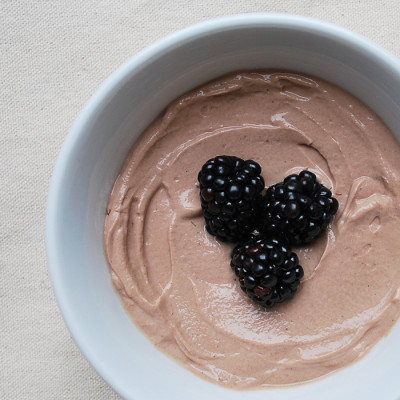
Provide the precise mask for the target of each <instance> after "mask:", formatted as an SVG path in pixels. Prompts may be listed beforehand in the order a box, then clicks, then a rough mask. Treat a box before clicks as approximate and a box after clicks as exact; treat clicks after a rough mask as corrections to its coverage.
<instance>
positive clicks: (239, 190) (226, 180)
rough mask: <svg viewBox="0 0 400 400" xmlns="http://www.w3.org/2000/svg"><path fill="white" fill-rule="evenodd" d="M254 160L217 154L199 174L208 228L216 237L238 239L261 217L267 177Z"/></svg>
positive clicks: (228, 239)
mask: <svg viewBox="0 0 400 400" xmlns="http://www.w3.org/2000/svg"><path fill="white" fill-rule="evenodd" d="M260 173H261V167H260V165H259V164H258V163H256V162H255V161H253V160H246V161H244V160H242V159H241V158H238V157H235V156H226V155H223V156H218V157H215V158H212V159H210V160H208V161H207V162H206V163H205V164H204V165H203V167H202V168H201V171H200V172H199V174H198V180H199V182H200V201H201V207H202V209H203V215H204V218H205V221H206V228H207V231H208V232H209V233H210V234H212V235H214V236H216V237H217V239H219V240H221V241H226V242H238V241H239V240H240V239H241V238H242V237H244V236H245V235H246V234H248V233H250V232H251V231H253V229H254V227H255V225H256V221H257V218H258V215H259V213H258V210H259V205H260V202H261V198H262V197H261V191H262V190H263V189H264V179H263V177H262V176H261V175H260Z"/></svg>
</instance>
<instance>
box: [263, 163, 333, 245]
mask: <svg viewBox="0 0 400 400" xmlns="http://www.w3.org/2000/svg"><path fill="white" fill-rule="evenodd" d="M338 206H339V203H338V201H337V200H336V199H335V198H334V197H332V193H331V191H330V190H329V189H328V188H326V187H325V186H324V185H323V184H321V183H319V182H317V179H316V176H315V174H313V173H312V172H310V171H306V170H304V171H301V172H300V173H299V174H292V175H289V176H287V177H286V178H285V179H284V180H283V182H279V183H277V184H275V185H272V186H270V187H269V188H268V190H267V191H266V193H265V195H264V197H263V201H262V223H261V226H260V227H259V229H260V231H261V232H262V233H263V234H265V235H266V236H270V237H281V238H283V239H284V240H286V241H287V243H288V244H289V245H292V246H298V245H302V244H306V243H310V242H311V241H312V240H314V239H315V238H316V237H317V236H319V235H320V234H321V233H322V232H324V231H325V229H326V227H327V226H328V224H329V223H330V221H331V219H332V217H333V216H334V215H335V214H336V212H337V210H338Z"/></svg>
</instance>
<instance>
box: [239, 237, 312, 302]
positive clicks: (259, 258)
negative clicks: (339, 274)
mask: <svg viewBox="0 0 400 400" xmlns="http://www.w3.org/2000/svg"><path fill="white" fill-rule="evenodd" d="M231 268H232V270H233V271H234V273H235V275H236V276H237V277H238V278H239V282H240V287H241V288H242V290H243V291H244V292H245V293H246V294H247V295H248V296H249V297H250V298H251V299H252V300H254V301H255V302H256V303H258V304H260V305H261V306H263V307H268V308H269V307H272V306H273V305H274V304H276V303H281V302H283V301H285V300H287V299H289V298H291V297H292V296H293V295H294V294H295V293H296V290H297V287H298V286H299V283H300V279H301V278H302V277H303V276H304V272H303V268H302V267H301V266H300V265H299V259H298V257H297V255H296V253H293V252H292V251H290V249H289V248H288V247H287V246H286V245H285V244H284V243H283V242H281V241H280V240H277V239H267V238H266V237H265V236H262V235H250V237H249V239H248V240H247V241H246V242H243V243H240V244H238V245H237V246H236V247H235V248H234V249H233V251H232V255H231Z"/></svg>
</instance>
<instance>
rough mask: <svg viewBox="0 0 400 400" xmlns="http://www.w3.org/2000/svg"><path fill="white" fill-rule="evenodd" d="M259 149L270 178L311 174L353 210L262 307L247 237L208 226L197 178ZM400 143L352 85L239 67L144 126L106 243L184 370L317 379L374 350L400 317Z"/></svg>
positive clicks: (116, 274) (113, 198)
mask: <svg viewBox="0 0 400 400" xmlns="http://www.w3.org/2000/svg"><path fill="white" fill-rule="evenodd" d="M220 154H230V155H236V156H238V157H241V158H243V159H253V160H255V161H256V162H258V163H259V164H260V165H261V167H262V175H263V177H264V179H265V182H266V185H267V186H269V185H272V184H274V183H276V182H278V181H281V180H282V179H283V178H284V177H285V176H287V175H289V174H291V173H298V172H299V171H301V170H303V169H308V170H310V171H312V172H313V173H315V174H316V175H317V177H318V180H319V181H320V182H322V183H323V184H324V185H325V186H327V187H328V188H330V189H331V190H332V193H333V195H334V196H335V197H336V198H337V200H338V201H339V210H338V212H337V214H336V215H335V217H334V218H333V220H332V222H331V223H330V225H329V227H328V229H327V231H326V232H325V233H324V234H323V235H322V236H320V237H319V238H318V239H317V240H316V241H315V242H314V243H312V244H310V245H306V246H303V247H301V248H298V249H294V250H295V251H296V252H297V253H298V255H299V258H300V264H301V265H302V266H303V269H304V274H305V275H304V278H303V279H302V281H301V284H300V286H299V289H298V291H297V293H296V295H295V296H294V298H293V299H291V300H288V301H286V302H284V303H282V304H279V305H276V306H275V307H274V308H272V309H264V308H262V307H260V306H258V305H257V304H255V303H253V302H252V301H251V300H250V299H249V298H248V297H247V296H246V295H245V294H244V293H243V292H242V291H241V289H240V286H239V282H238V281H237V280H236V278H235V276H234V274H233V272H232V270H231V268H230V266H229V262H230V253H231V251H232V248H233V246H232V245H231V244H226V243H221V242H219V241H218V240H216V239H215V238H214V237H213V236H211V235H209V234H208V233H207V232H206V231H205V229H204V218H203V216H202V211H201V206H200V199H199V187H198V182H197V174H198V171H199V170H200V168H201V166H202V165H203V164H204V162H206V161H207V160H208V159H210V158H213V157H215V156H217V155H220ZM399 196H400V146H399V144H398V142H397V140H396V139H395V137H394V136H393V134H392V133H391V132H390V131H389V130H388V128H387V127H386V126H385V125H384V124H383V122H382V121H381V120H380V119H379V118H378V117H377V116H376V115H375V114H374V113H373V112H372V111H371V110H370V109H368V108H367V107H366V106H365V105H364V104H362V103H361V102H360V101H359V100H357V99H356V98H354V97H353V96H352V95H350V94H349V93H347V92H345V91H344V90H342V89H340V88H338V87H336V86H334V85H332V84H330V83H327V82H325V81H322V80H320V79H318V78H315V77H310V76H304V75H300V74H297V73H288V72H274V71H254V72H252V71H250V72H239V73H234V74H231V75H228V76H224V77H222V78H220V79H218V80H216V81H213V82H211V83H208V84H206V85H204V86H203V87H201V88H198V89H196V90H194V91H192V92H190V93H188V94H186V95H184V96H182V97H180V98H179V99H177V100H176V101H175V102H173V103H172V104H171V105H170V106H169V107H168V108H167V109H166V110H165V112H164V113H163V114H162V115H161V116H159V117H158V119H157V120H156V121H154V123H153V124H152V125H151V126H150V127H149V128H148V129H147V130H146V131H145V132H144V133H143V134H142V135H141V137H140V138H139V140H138V141H137V143H136V144H135V145H134V147H133V148H132V150H131V151H130V153H129V155H128V157H127V159H126V160H125V162H124V164H123V166H122V169H121V171H120V174H119V176H118V178H117V180H116V182H115V185H114V187H113V190H112V192H111V194H110V197H109V202H108V208H107V216H106V219H105V226H104V246H105V251H106V256H107V259H108V262H109V265H110V270H111V277H112V281H113V284H114V286H115V288H116V290H117V291H118V294H119V295H120V297H121V299H122V302H123V304H124V306H125V307H126V310H127V312H128V313H129V314H130V316H131V317H132V319H133V321H134V323H135V324H136V325H137V326H138V327H139V328H140V329H141V330H142V331H143V332H144V333H145V334H146V335H147V336H148V338H149V340H151V341H152V342H153V343H154V345H155V346H156V347H157V348H159V349H160V350H162V351H163V352H165V353H166V354H168V355H169V356H170V357H172V358H173V359H175V360H176V361H177V362H179V363H181V364H182V365H183V366H184V367H186V368H188V369H189V370H191V371H192V372H195V373H197V374H199V375H200V376H202V377H204V378H205V379H208V380H209V381H212V382H216V383H219V384H221V385H223V386H226V387H231V388H235V389H240V388H260V387H268V386H275V385H287V384H294V383H302V382H306V381H310V380H312V379H315V378H317V377H321V376H324V375H326V374H329V373H331V372H333V371H335V370H338V369H340V368H342V367H345V366H348V365H349V364H351V363H353V362H354V361H355V360H358V359H360V358H361V357H362V356H363V355H365V354H366V353H367V352H368V351H369V350H370V349H371V348H372V346H374V345H375V344H376V343H377V342H378V341H379V340H380V339H381V338H382V337H383V336H385V335H386V334H387V333H388V332H389V331H390V329H391V327H392V326H393V325H394V324H395V322H396V320H397V319H398V318H399V315H400V268H399V265H397V260H399V259H400V246H399V243H398V238H399V237H400V207H399V205H400V204H399Z"/></svg>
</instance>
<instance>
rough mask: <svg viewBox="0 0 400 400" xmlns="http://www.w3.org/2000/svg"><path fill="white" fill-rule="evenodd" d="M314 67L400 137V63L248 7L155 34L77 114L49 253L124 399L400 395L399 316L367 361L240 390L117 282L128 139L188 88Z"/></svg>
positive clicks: (59, 176) (53, 195)
mask: <svg viewBox="0 0 400 400" xmlns="http://www.w3.org/2000/svg"><path fill="white" fill-rule="evenodd" d="M255 68H277V69H286V70H295V71H300V72H305V73H308V74H311V75H316V76H319V77H321V78H324V79H326V80H329V81H331V82H333V83H335V84H336V85H339V86H341V87H343V88H345V89H347V90H348V91H349V92H351V93H352V94H354V95H355V96H357V97H359V98H360V99H361V100H362V101H364V103H366V104H367V105H368V106H369V107H371V108H372V109H373V110H374V111H375V112H376V113H377V114H378V115H379V116H380V117H381V118H382V119H383V120H384V122H385V123H386V124H387V125H388V126H389V128H390V129H391V130H392V131H393V132H394V134H395V135H396V136H397V138H400V63H399V60H398V59H397V58H395V57H394V56H392V55H390V54H389V53H388V52H386V51H385V50H383V49H382V48H380V47H379V46H377V45H375V44H373V43H371V42H370V41H368V40H366V39H364V38H363V37H360V36H359V35H356V34H354V33H351V32H349V31H347V30H344V29H341V28H338V27H335V26H332V25H330V24H327V23H325V22H320V21H316V20H311V19H308V18H303V17H296V16H288V15H268V14H265V15H260V14H257V15H254V14H253V15H251V14H248V15H241V16H231V17H226V18H221V19H217V20H213V21H209V22H205V23H202V24H199V25H196V26H193V27H190V28H188V29H185V30H182V31H180V32H177V33H175V34H173V35H171V36H168V37H167V38H165V39H163V40H161V41H159V42H157V43H155V44H153V45H152V46H150V47H149V48H147V49H145V50H144V51H142V52H141V53H139V54H137V55H136V56H134V57H133V58H132V59H131V60H130V61H128V62H127V63H126V64H125V65H123V66H122V67H121V68H120V69H119V70H118V71H117V72H115V73H114V74H113V75H112V76H111V77H110V78H109V79H108V80H107V81H106V82H105V83H104V84H103V85H102V86H101V88H100V89H99V90H98V91H97V92H96V93H95V95H94V96H93V97H92V98H91V99H90V101H89V102H88V103H87V105H86V106H85V108H84V110H83V111H82V113H81V114H80V116H79V118H78V119H77V120H76V122H75V124H74V125H73V127H72V129H71V131H70V133H69V135H68V137H67V139H66V141H65V144H64V146H63V148H62V150H61V153H60V156H59V159H58V162H57V165H56V168H55V171H54V175H53V178H52V181H51V186H50V192H49V197H48V209H47V232H46V240H47V253H48V262H49V268H50V273H51V278H52V282H53V286H54V291H55V294H56V297H57V300H58V303H59V306H60V309H61V311H62V314H63V316H64V319H65V322H66V324H67V326H68V328H69V330H70V332H71V334H72V336H73V338H74V339H75V341H76V343H77V344H78V346H79V348H80V349H81V351H82V353H83V354H84V355H85V356H86V358H87V359H88V360H89V362H90V363H91V364H92V366H93V367H94V368H95V369H96V370H97V372H98V373H99V374H100V375H101V376H102V377H103V378H104V379H105V380H106V381H107V382H108V383H109V384H110V385H111V386H112V387H113V388H114V389H115V390H116V391H117V392H118V393H119V394H120V395H121V396H123V397H124V398H127V399H137V400H143V399H158V398H163V399H164V400H167V399H173V400H179V399H185V400H186V399H190V400H196V399H204V398H209V399H219V400H224V399H246V400H250V399H251V400H256V399H264V398H268V399H279V400H284V399H285V400H286V399H307V400H312V399H317V398H318V399H324V400H329V399H338V398H340V399H363V400H367V399H374V400H375V399H377V398H379V399H385V400H394V399H398V398H400V385H399V383H398V377H399V374H400V356H399V355H400V324H399V323H397V325H396V326H395V328H394V329H393V330H392V331H391V333H390V334H389V335H388V336H387V337H385V338H384V339H382V340H381V341H380V342H379V343H378V345H377V346H376V347H375V348H374V349H373V351H372V352H371V353H370V354H368V355H367V357H365V358H364V359H362V360H361V361H359V362H357V363H355V364H354V365H352V366H350V367H348V368H345V369H343V370H341V371H339V372H337V373H334V374H332V375H330V376H329V377H326V378H324V379H321V380H318V381H316V382H314V383H311V384H306V385H302V386H295V387H291V388H288V389H272V390H268V391H267V392H266V391H265V390H263V391H248V392H239V391H233V390H228V389H224V388H221V387H219V386H216V385H214V384H211V383H208V382H206V381H204V380H202V379H200V378H198V377H197V376H195V375H193V374H192V373H190V372H188V371H187V370H185V369H184V368H182V367H181V366H179V365H178V364H176V363H175V362H174V361H173V360H171V359H169V358H168V357H166V356H164V355H163V354H162V353H160V352H159V351H158V350H156V349H155V348H154V347H153V345H152V344H151V343H150V342H149V341H148V340H147V339H146V337H145V336H144V335H143V334H142V333H141V332H139V331H138V330H137V329H136V327H135V326H134V324H133V323H132V321H131V320H130V318H129V317H128V316H127V315H126V313H125V312H124V309H123V307H122V306H121V303H120V301H119V299H118V297H117V295H116V293H115V292H114V290H113V288H112V285H111V281H110V275H109V270H108V266H107V263H106V260H105V257H104V252H103V242H102V229H103V222H104V216H105V209H106V202H107V197H108V195H109V192H110V190H111V187H112V185H113V182H114V180H115V178H116V176H117V173H118V171H119V169H120V167H121V164H122V161H123V160H124V158H125V156H126V154H127V152H128V150H129V148H130V147H131V146H132V144H133V143H134V142H135V140H136V139H137V137H138V135H140V133H141V132H142V131H143V130H144V128H146V126H147V125H148V124H149V123H150V122H151V121H152V120H153V119H154V118H155V117H156V116H157V115H158V114H159V113H160V112H161V111H162V110H163V108H164V107H165V106H166V105H167V104H168V103H170V102H171V101H172V100H174V99H175V98H176V97H178V96H179V95H181V94H183V93H184V92H186V91H188V90H189V89H192V88H193V87H195V86H197V85H199V84H201V83H204V82H206V81H208V80H210V79H212V78H215V77H217V76H219V75H222V74H225V73H227V72H230V71H233V70H242V69H255Z"/></svg>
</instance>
